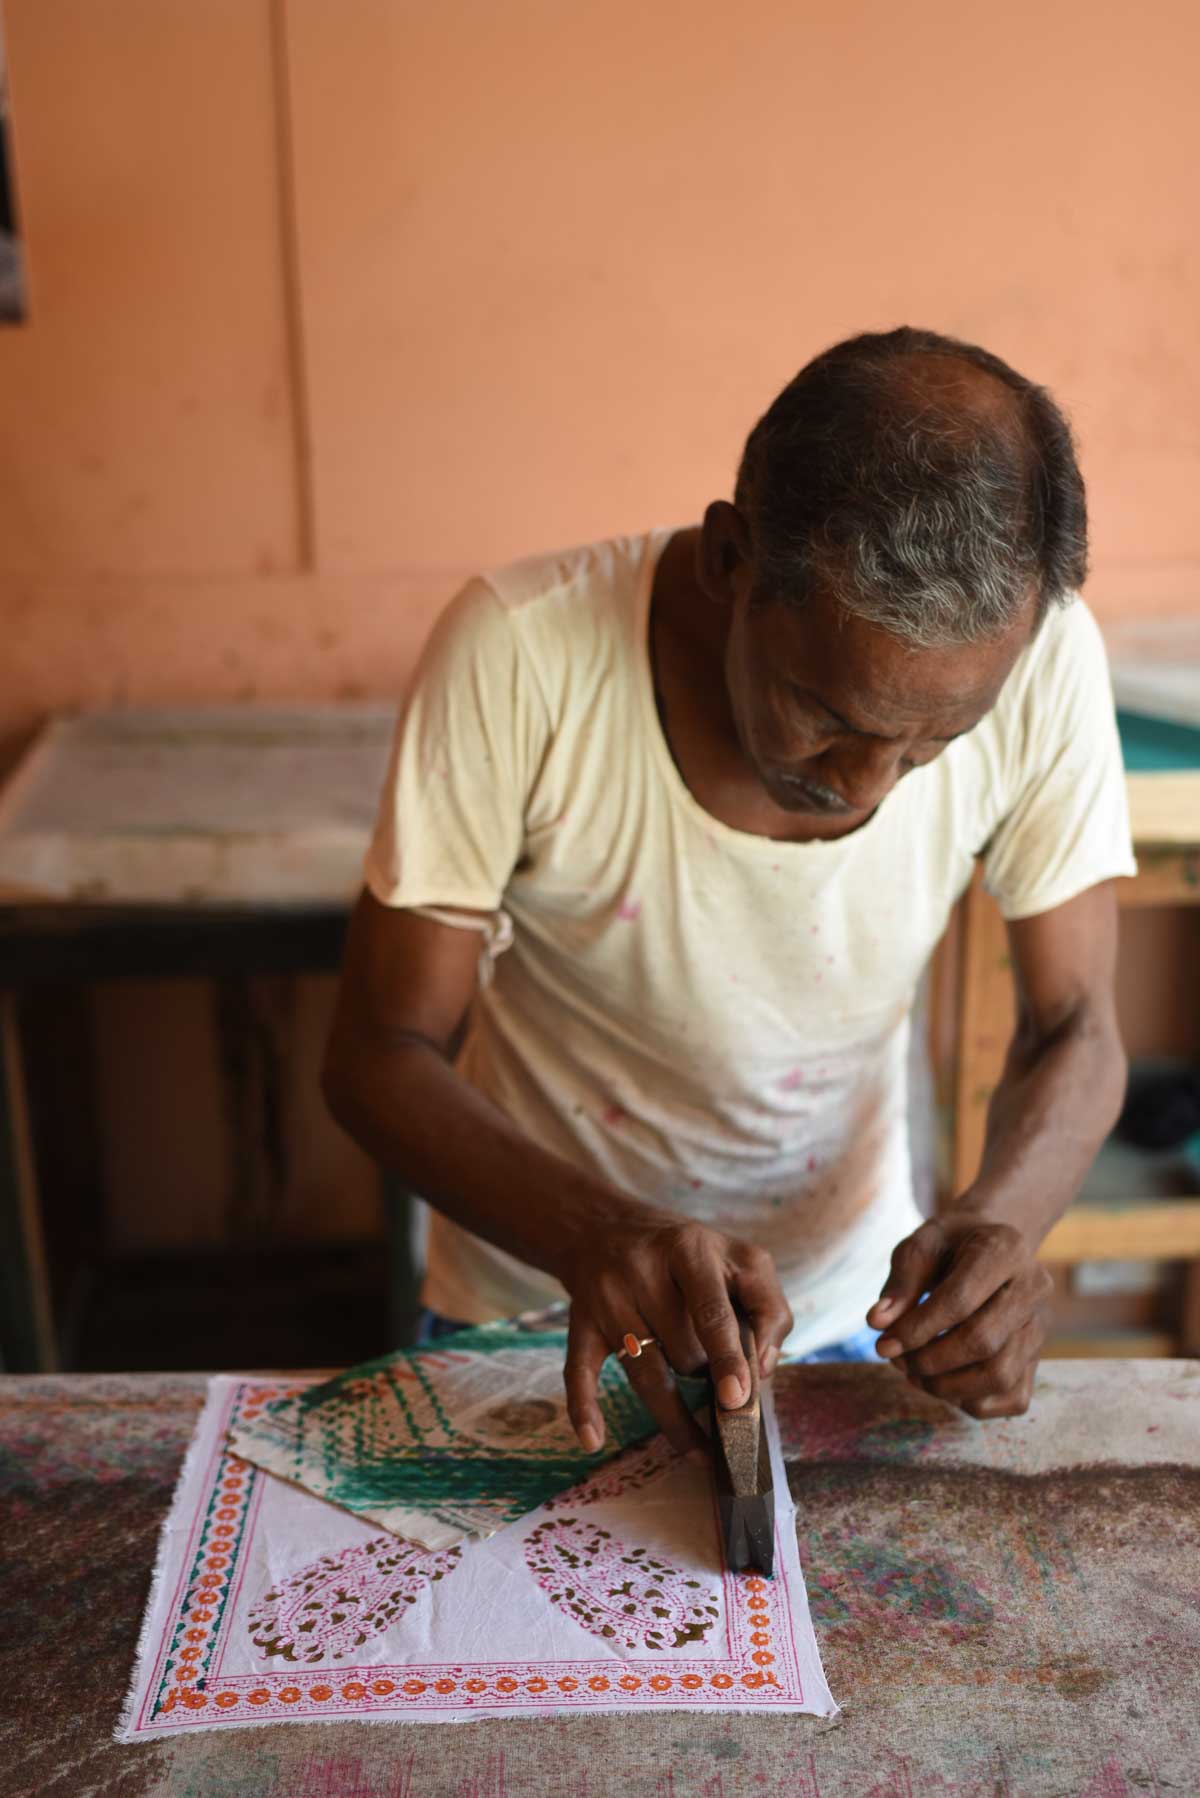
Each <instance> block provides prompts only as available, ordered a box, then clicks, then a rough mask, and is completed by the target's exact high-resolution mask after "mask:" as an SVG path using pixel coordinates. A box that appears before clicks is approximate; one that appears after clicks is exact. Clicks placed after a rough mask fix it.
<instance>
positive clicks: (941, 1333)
mask: <svg viewBox="0 0 1200 1798" xmlns="http://www.w3.org/2000/svg"><path fill="white" fill-rule="evenodd" d="M1008 939H1009V946H1010V950H1011V954H1012V964H1013V973H1014V978H1015V982H1016V994H1017V1024H1016V1029H1015V1031H1014V1034H1013V1038H1012V1042H1011V1043H1010V1045H1009V1050H1008V1056H1007V1059H1006V1061H1005V1066H1004V1073H1003V1075H1002V1077H1001V1080H1000V1084H999V1086H998V1087H997V1088H996V1091H995V1093H994V1094H993V1096H992V1101H991V1104H990V1106H989V1108H988V1121H987V1137H986V1141H985V1144H984V1151H983V1159H982V1162H981V1165H980V1169H979V1172H978V1174H977V1175H976V1177H975V1180H974V1182H973V1183H972V1185H971V1186H970V1187H969V1188H968V1189H967V1191H966V1192H964V1193H963V1194H962V1195H961V1196H960V1197H959V1198H958V1199H957V1200H956V1201H955V1202H954V1204H953V1205H952V1206H951V1207H950V1209H949V1210H948V1211H947V1212H945V1213H944V1214H943V1215H942V1216H941V1217H939V1218H936V1219H931V1220H930V1221H929V1222H928V1223H925V1224H923V1225H922V1226H921V1228H920V1229H919V1230H916V1231H914V1232H913V1234H912V1235H911V1236H909V1237H906V1238H905V1240H904V1241H903V1242H902V1243H901V1244H900V1245H899V1246H898V1248H897V1249H896V1251H895V1254H894V1255H893V1257H892V1271H891V1274H890V1276H889V1278H888V1280H887V1282H886V1284H885V1286H884V1288H883V1292H882V1293H881V1295H880V1298H879V1300H878V1302H877V1303H876V1304H875V1305H873V1306H872V1307H871V1310H870V1311H869V1312H868V1313H867V1321H868V1323H870V1324H871V1325H872V1326H873V1327H875V1328H877V1329H883V1330H885V1331H886V1335H885V1336H884V1337H883V1338H882V1340H881V1341H880V1343H879V1353H880V1354H881V1355H884V1356H885V1357H887V1358H888V1359H891V1360H893V1361H894V1362H895V1363H896V1364H897V1365H899V1366H900V1367H902V1369H903V1371H904V1372H905V1373H906V1374H907V1375H908V1377H909V1378H910V1379H911V1380H913V1381H914V1383H916V1384H918V1385H920V1386H922V1387H924V1389H925V1390H926V1391H927V1392H932V1393H935V1394H936V1395H937V1396H938V1397H939V1398H946V1399H950V1400H951V1401H953V1402H954V1403H956V1404H960V1405H962V1407H963V1409H964V1410H966V1411H969V1412H971V1414H972V1415H973V1416H976V1417H1003V1416H1014V1415H1017V1414H1019V1413H1020V1412H1022V1411H1024V1410H1025V1409H1026V1408H1027V1406H1028V1404H1029V1399H1030V1396H1031V1394H1032V1391H1033V1376H1034V1372H1035V1370H1036V1367H1037V1360H1038V1356H1039V1354H1040V1353H1041V1349H1042V1344H1043V1342H1044V1340H1045V1334H1046V1311H1047V1308H1048V1299H1049V1295H1050V1291H1051V1282H1050V1277H1049V1275H1048V1274H1047V1273H1046V1270H1045V1268H1044V1267H1042V1266H1041V1265H1040V1264H1039V1263H1038V1262H1037V1260H1036V1259H1035V1257H1036V1255H1037V1250H1038V1246H1039V1244H1040V1243H1041V1241H1042V1239H1043V1237H1044V1236H1045V1235H1046V1233H1047V1231H1048V1230H1049V1229H1050V1227H1051V1225H1052V1224H1054V1223H1055V1222H1056V1221H1057V1220H1058V1218H1060V1217H1061V1216H1062V1214H1063V1212H1064V1211H1065V1210H1066V1208H1067V1206H1068V1205H1069V1204H1070V1203H1071V1200H1072V1199H1073V1198H1074V1197H1075V1194H1076V1193H1077V1192H1078V1190H1079V1187H1080V1185H1081V1183H1082V1181H1083V1177H1084V1175H1085V1174H1086V1173H1087V1170H1088V1168H1089V1167H1090V1166H1091V1163H1092V1161H1093V1159H1094V1157H1095V1154H1096V1150H1097V1149H1098V1148H1099V1146H1100V1144H1101V1142H1102V1141H1103V1139H1104V1137H1105V1136H1106V1135H1107V1133H1108V1131H1109V1130H1110V1129H1111V1128H1112V1125H1113V1123H1114V1122H1115V1120H1116V1117H1117V1114H1118V1112H1119V1110H1120V1106H1121V1099H1122V1095H1123V1093H1124V1090H1125V1056H1124V1052H1123V1050H1122V1048H1121V1042H1120V1036H1119V1033H1118V1030H1117V1020H1116V1011H1115V1006H1114V998H1113V981H1114V973H1115V968H1116V948H1117V906H1116V896H1115V893H1114V890H1113V885H1112V883H1111V882H1110V881H1106V882H1104V883H1103V884H1102V885H1100V886H1094V887H1090V888H1089V889H1088V890H1087V891H1086V892H1084V893H1081V894H1080V895H1079V896H1078V898H1075V899H1072V900H1069V901H1068V903H1067V904H1065V905H1060V906H1056V907H1055V909H1054V910H1053V911H1048V912H1043V913H1042V914H1041V915H1040V916H1038V917H1033V918H1023V919H1021V920H1019V921H1018V922H1016V923H1011V924H1010V925H1009V926H1008ZM924 1293H928V1294H929V1297H928V1298H927V1299H926V1300H925V1302H924V1304H921V1303H920V1299H921V1296H922V1294H924Z"/></svg>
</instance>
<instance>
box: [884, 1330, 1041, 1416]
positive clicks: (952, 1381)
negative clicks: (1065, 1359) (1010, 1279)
mask: <svg viewBox="0 0 1200 1798" xmlns="http://www.w3.org/2000/svg"><path fill="white" fill-rule="evenodd" d="M1044 1334H1045V1329H1044V1325H1043V1323H1042V1320H1041V1319H1040V1318H1038V1317H1028V1318H1026V1319H1025V1321H1024V1323H1022V1324H1021V1325H1020V1326H1019V1328H1018V1329H1016V1330H1015V1331H1014V1332H1013V1334H1012V1335H1011V1336H1009V1337H1008V1338H1006V1340H1005V1341H1004V1342H1003V1343H1002V1344H1001V1345H1000V1347H999V1348H998V1349H997V1351H996V1353H995V1354H993V1355H989V1356H987V1357H986V1358H984V1359H981V1360H978V1361H974V1362H969V1363H967V1364H966V1365H964V1366H958V1367H955V1368H953V1369H952V1370H951V1371H950V1372H949V1373H926V1372H924V1371H922V1368H921V1356H913V1357H911V1358H910V1359H909V1360H908V1363H907V1368H908V1369H909V1370H911V1371H912V1372H913V1373H914V1374H915V1375H916V1377H917V1379H918V1380H919V1381H920V1384H921V1386H922V1387H923V1388H924V1389H925V1391H926V1392H931V1393H932V1394H933V1396H934V1397H935V1398H944V1399H948V1400H949V1401H950V1403H951V1404H954V1405H962V1404H966V1403H967V1402H968V1401H971V1402H973V1401H975V1400H978V1399H985V1398H990V1397H992V1396H994V1395H996V1394H1001V1393H1007V1392H1012V1391H1014V1390H1015V1389H1016V1388H1017V1387H1018V1386H1019V1385H1020V1383H1021V1381H1022V1379H1023V1378H1024V1376H1025V1372H1026V1370H1027V1368H1029V1367H1030V1365H1031V1364H1034V1363H1036V1361H1037V1357H1038V1352H1039V1350H1040V1349H1041V1346H1042V1341H1043V1337H1044ZM939 1346H940V1345H939ZM923 1352H924V1353H925V1354H928V1353H929V1351H928V1350H925V1351H923Z"/></svg>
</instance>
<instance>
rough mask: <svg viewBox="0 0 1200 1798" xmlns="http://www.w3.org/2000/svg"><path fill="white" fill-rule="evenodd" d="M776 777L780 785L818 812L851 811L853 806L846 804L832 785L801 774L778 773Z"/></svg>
mask: <svg viewBox="0 0 1200 1798" xmlns="http://www.w3.org/2000/svg"><path fill="white" fill-rule="evenodd" d="M776 778H777V779H778V781H779V782H780V784H781V785H782V786H785V787H788V788H789V789H790V790H791V791H792V792H793V793H796V794H798V795H799V796H800V797H801V798H803V799H806V800H808V801H809V803H810V804H811V805H812V806H813V809H814V810H815V811H819V812H852V811H853V810H854V807H853V806H852V805H847V803H846V801H845V800H844V799H843V798H842V796H841V794H840V793H835V792H834V790H833V788H832V787H826V786H822V785H821V783H820V781H815V780H805V779H804V777H803V776H802V775H798V774H784V773H779V774H778V775H777V776H776Z"/></svg>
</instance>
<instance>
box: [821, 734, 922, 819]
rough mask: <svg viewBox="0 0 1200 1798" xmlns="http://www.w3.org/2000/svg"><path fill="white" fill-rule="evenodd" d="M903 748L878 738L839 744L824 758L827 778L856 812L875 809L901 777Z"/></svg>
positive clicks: (865, 738) (859, 739)
mask: <svg viewBox="0 0 1200 1798" xmlns="http://www.w3.org/2000/svg"><path fill="white" fill-rule="evenodd" d="M903 754H904V749H903V745H901V744H898V743H884V742H881V741H880V740H879V738H877V737H859V738H855V739H854V740H853V741H851V742H846V743H839V744H838V746H837V748H836V749H835V750H832V751H830V752H829V753H827V754H826V755H825V756H823V757H822V761H823V763H824V764H825V774H824V778H825V779H826V781H827V782H828V784H829V785H830V786H831V787H832V788H833V789H834V791H835V792H838V793H840V794H841V796H842V798H843V799H844V800H845V801H846V803H847V805H851V806H853V807H854V809H855V811H859V812H865V811H870V810H872V809H873V808H874V807H875V806H877V805H878V804H879V803H880V801H881V800H883V799H886V797H887V795H888V794H889V793H890V792H891V790H892V788H893V787H894V786H895V784H896V782H897V781H898V780H899V778H900V772H901V760H902V757H903Z"/></svg>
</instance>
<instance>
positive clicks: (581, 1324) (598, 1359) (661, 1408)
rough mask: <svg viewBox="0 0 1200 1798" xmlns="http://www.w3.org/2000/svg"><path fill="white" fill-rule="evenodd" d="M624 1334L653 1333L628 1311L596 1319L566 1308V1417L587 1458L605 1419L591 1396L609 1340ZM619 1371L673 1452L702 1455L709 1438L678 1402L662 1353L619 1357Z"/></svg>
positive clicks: (655, 1350)
mask: <svg viewBox="0 0 1200 1798" xmlns="http://www.w3.org/2000/svg"><path fill="white" fill-rule="evenodd" d="M627 1330H628V1331H629V1332H630V1333H631V1334H632V1335H634V1336H636V1337H637V1338H638V1339H639V1340H640V1339H641V1338H642V1337H645V1336H652V1335H653V1334H654V1332H653V1330H651V1329H650V1328H649V1327H648V1325H647V1324H646V1322H645V1320H644V1319H643V1318H641V1317H639V1316H638V1314H637V1312H636V1311H635V1310H632V1309H630V1310H629V1311H628V1314H627V1315H625V1314H624V1313H623V1314H622V1316H621V1317H619V1318H618V1317H617V1316H615V1315H612V1316H610V1315H609V1314H608V1313H607V1312H605V1314H604V1316H603V1318H602V1320H601V1321H597V1320H596V1319H595V1318H593V1317H592V1316H591V1314H590V1313H589V1312H587V1311H586V1310H584V1309H582V1308H580V1307H578V1306H575V1305H572V1307H571V1322H570V1326H569V1328H568V1331H567V1360H566V1366H565V1368H564V1370H563V1379H564V1383H565V1385H566V1389H567V1415H568V1416H569V1417H570V1419H571V1423H572V1425H573V1426H574V1429H575V1434H576V1435H577V1436H578V1437H579V1441H580V1446H581V1447H582V1448H584V1449H586V1451H587V1452H588V1454H594V1453H595V1452H596V1450H597V1449H599V1448H600V1447H601V1446H602V1445H603V1442H604V1418H603V1414H602V1413H601V1410H600V1406H599V1403H598V1401H597V1397H596V1390H597V1386H598V1384H599V1379H600V1369H601V1367H602V1365H603V1363H604V1362H605V1360H606V1359H607V1358H608V1356H609V1354H610V1353H611V1352H612V1351H611V1350H610V1347H609V1344H610V1342H611V1343H613V1344H616V1345H618V1346H619V1345H620V1343H621V1340H622V1338H623V1337H624V1335H625V1332H626V1331H627ZM621 1368H622V1371H623V1372H624V1374H625V1376H626V1378H627V1379H628V1381H629V1384H630V1385H631V1386H632V1387H633V1389H634V1391H635V1392H636V1393H637V1395H638V1397H639V1398H640V1399H641V1401H642V1403H643V1404H644V1405H645V1407H646V1409H647V1411H649V1413H650V1415H651V1417H653V1419H654V1421H655V1423H656V1424H657V1425H658V1427H659V1429H660V1430H661V1431H662V1433H663V1435H664V1436H665V1437H666V1438H667V1440H668V1442H669V1443H670V1444H671V1447H672V1448H673V1449H674V1450H675V1452H676V1453H677V1454H681V1455H686V1454H692V1453H694V1452H695V1451H696V1450H699V1451H700V1452H701V1453H702V1454H704V1455H705V1456H707V1444H708V1439H707V1437H706V1436H705V1434H704V1432H703V1430H702V1429H701V1428H700V1426H699V1424H697V1423H696V1421H695V1419H694V1418H693V1417H692V1414H691V1412H690V1411H689V1410H688V1408H687V1406H686V1405H685V1404H684V1402H683V1400H682V1399H681V1398H680V1396H679V1391H678V1388H677V1387H676V1385H675V1378H674V1375H673V1374H672V1372H671V1368H670V1365H669V1364H668V1362H667V1358H666V1356H665V1355H664V1354H663V1352H662V1350H661V1349H660V1348H658V1347H657V1346H655V1345H654V1344H650V1345H648V1346H647V1347H646V1348H644V1349H643V1350H642V1352H641V1354H640V1355H638V1356H637V1357H636V1358H635V1357H633V1356H629V1355H625V1356H622V1358H621Z"/></svg>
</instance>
